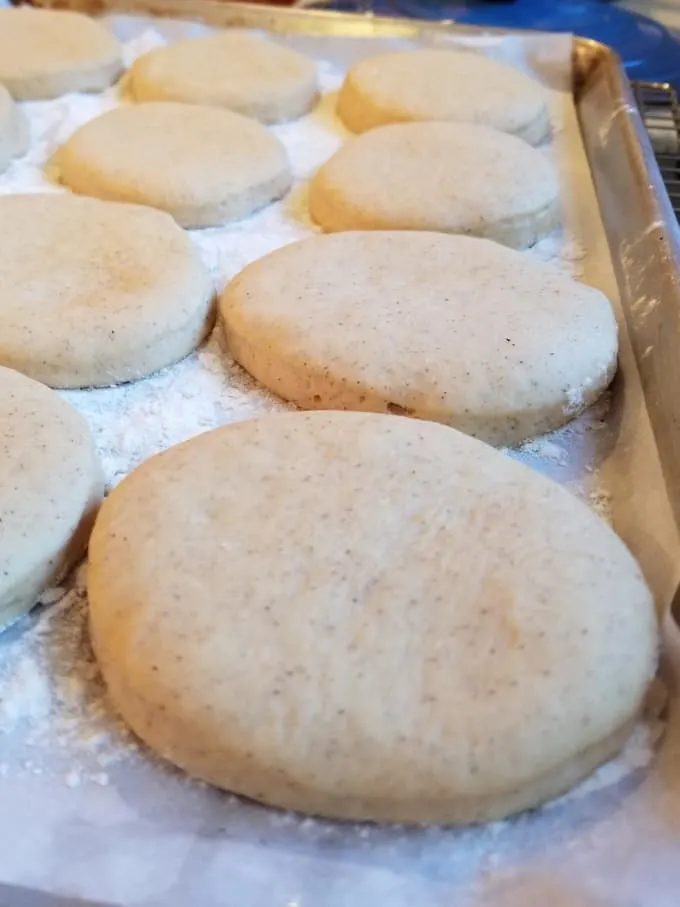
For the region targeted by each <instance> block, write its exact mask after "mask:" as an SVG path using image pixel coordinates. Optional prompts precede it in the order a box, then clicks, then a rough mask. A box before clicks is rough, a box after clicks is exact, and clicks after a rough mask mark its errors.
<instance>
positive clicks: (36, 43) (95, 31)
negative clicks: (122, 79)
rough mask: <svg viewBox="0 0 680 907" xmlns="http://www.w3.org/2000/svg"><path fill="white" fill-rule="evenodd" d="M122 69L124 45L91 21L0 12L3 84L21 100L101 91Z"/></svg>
mask: <svg viewBox="0 0 680 907" xmlns="http://www.w3.org/2000/svg"><path fill="white" fill-rule="evenodd" d="M122 69H123V62H122V56H121V46H120V44H119V43H118V41H117V40H116V38H115V37H114V36H113V35H112V34H111V32H109V31H107V29H105V28H104V27H103V26H101V25H99V23H98V22H95V21H94V19H91V18H90V17H89V16H84V15H82V14H81V13H75V12H71V11H67V10H42V9H41V10H35V9H29V8H27V7H25V6H23V7H20V8H17V9H0V82H3V83H4V84H5V85H6V86H7V88H8V89H9V91H10V93H11V94H12V95H14V97H15V98H17V99H18V100H21V101H30V100H39V99H49V98H56V97H59V96H60V95H63V94H68V93H69V92H71V91H103V90H104V89H105V88H108V87H109V85H112V84H113V83H114V82H115V81H116V79H117V78H118V76H119V75H120V73H121V72H122Z"/></svg>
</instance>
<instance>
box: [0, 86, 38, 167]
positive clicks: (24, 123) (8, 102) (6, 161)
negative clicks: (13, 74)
mask: <svg viewBox="0 0 680 907" xmlns="http://www.w3.org/2000/svg"><path fill="white" fill-rule="evenodd" d="M30 141H31V134H30V130H29V126H28V120H27V119H26V117H25V116H24V112H23V110H22V109H21V108H20V107H19V105H18V104H15V103H14V101H13V99H12V95H11V94H10V93H9V92H8V91H7V89H6V88H5V86H4V85H0V173H4V171H5V170H7V168H8V167H9V165H10V164H11V163H12V161H13V160H14V158H16V157H22V156H23V155H24V154H26V152H27V151H28V148H29V145H30Z"/></svg>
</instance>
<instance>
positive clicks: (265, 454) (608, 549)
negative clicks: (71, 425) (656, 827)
mask: <svg viewBox="0 0 680 907" xmlns="http://www.w3.org/2000/svg"><path fill="white" fill-rule="evenodd" d="M89 550H90V568H89V572H88V592H89V600H90V626H91V630H92V639H93V644H94V648H95V652H96V654H97V656H98V659H99V663H100V666H101V669H102V672H103V675H104V678H105V680H106V682H107V684H108V687H109V691H110V694H111V697H112V700H113V703H114V705H115V706H116V707H117V708H118V710H119V711H120V713H121V714H122V716H123V717H124V718H125V719H126V721H127V722H128V723H129V725H130V726H131V727H132V729H133V730H134V731H135V732H136V733H137V734H138V735H139V736H140V737H141V738H142V739H143V740H145V741H146V742H147V743H148V744H149V745H150V746H151V747H152V748H153V749H155V750H156V751H157V752H158V753H160V754H161V755H162V756H164V757H165V758H167V759H170V760H172V761H173V762H175V763H176V764H177V765H179V766H181V767H183V768H184V769H186V770H187V771H188V772H190V773H191V774H193V775H196V776H198V777H200V778H203V779H205V780H207V781H209V782H211V783H213V784H216V785H218V786H220V787H224V788H226V789H228V790H231V791H234V792H235V793H239V794H243V795H245V796H248V797H251V798H254V799H256V800H261V801H264V802H265V803H269V804H271V805H274V806H280V807H283V808H285V809H294V810H301V811H303V812H309V813H316V814H321V815H327V816H333V817H338V818H346V819H374V820H391V821H398V822H423V821H424V822H446V823H457V822H471V821H481V820H486V819H492V818H497V817H501V816H504V815H506V814H508V813H511V812H514V811H516V810H520V809H524V808H527V807H530V806H534V805H535V804H537V803H539V802H540V801H542V800H545V799H547V798H549V797H552V796H555V795H557V794H559V793H561V792H562V791H564V790H565V789H567V788H568V787H570V786H571V785H573V784H574V783H575V782H576V781H578V780H580V779H581V778H582V777H583V776H584V775H586V774H587V773H588V772H590V771H591V770H592V769H593V768H594V767H595V766H596V765H598V764H599V763H600V762H602V761H603V760H605V759H607V758H608V757H610V756H611V755H613V753H614V752H616V750H617V749H618V748H619V747H620V746H621V744H622V742H623V740H624V738H625V737H626V735H627V734H628V732H629V730H630V726H631V722H632V721H633V720H634V719H635V717H636V715H637V714H638V710H639V707H640V704H641V701H642V698H643V696H644V694H645V691H646V688H647V686H648V683H649V681H650V679H651V677H652V674H653V670H654V664H655V652H656V623H655V615H654V608H653V603H652V600H651V596H650V593H649V591H648V589H647V588H646V586H645V583H644V580H643V579H642V576H641V574H640V571H639V569H638V567H637V564H636V563H635V561H634V559H633V558H632V557H631V555H630V554H629V553H628V551H627V549H626V548H625V547H624V545H623V543H622V542H621V541H620V540H619V538H618V537H617V536H616V535H615V534H614V533H613V532H612V531H611V529H609V527H608V526H607V525H606V524H605V523H604V522H602V521H601V520H600V519H599V518H598V517H597V516H596V515H595V514H594V513H592V512H591V511H590V510H589V509H588V508H587V507H586V506H585V505H584V504H582V503H581V502H580V501H578V500H577V499H576V498H575V497H574V496H573V495H572V494H570V493H569V492H568V491H567V490H565V489H564V488H562V487H561V486H559V485H557V484H554V483H551V482H549V481H548V480H547V479H545V478H543V477H542V476H539V475H538V474H536V473H533V472H532V471H530V470H528V469H527V468H526V467H524V466H522V465H520V464H518V463H516V462H514V461H513V460H511V459H510V458H508V457H506V456H504V455H503V454H501V453H498V452H497V451H495V450H493V448H491V447H487V446H486V445H484V444H482V443H481V442H479V441H475V440H474V439H472V438H468V437H467V436H465V435H463V434H460V433H459V432H456V431H453V430H452V429H449V428H445V427H444V426H441V425H435V424H434V423H426V422H417V421H415V420H413V419H398V418H393V417H388V416H377V415H373V414H364V413H305V414H301V413H285V414H278V415H275V416H270V417H265V418H263V419H258V420H253V421H248V422H242V423H240V424H237V425H234V426H229V427H226V428H222V429H218V430H217V431H213V432H210V433H208V434H204V435H201V436H200V437H198V438H195V439H193V440H191V441H189V442H187V443H185V444H182V445H180V446H178V447H175V448H172V449H171V450H169V451H167V452H165V453H163V454H161V455H159V456H156V457H153V458H152V459H151V460H149V461H147V462H146V463H145V464H144V465H143V466H141V467H140V468H139V469H137V470H136V471H135V472H134V473H133V474H132V476H131V477H129V478H127V479H126V480H124V481H123V483H122V484H121V485H119V486H118V487H117V488H116V489H115V490H114V491H113V493H112V494H111V496H110V497H109V498H108V499H107V501H106V502H105V504H104V506H103V509H102V511H101V515H100V516H99V518H98V519H97V522H96V525H95V529H94V532H93V535H92V540H91V543H90V549H89ZM122 565H124V566H125V569H124V570H122V569H121V566H122Z"/></svg>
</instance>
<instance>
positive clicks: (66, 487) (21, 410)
mask: <svg viewBox="0 0 680 907" xmlns="http://www.w3.org/2000/svg"><path fill="white" fill-rule="evenodd" d="M0 425H1V426H2V433H1V436H0V464H2V465H1V468H0V631H1V630H2V629H4V628H5V627H7V626H8V625H9V624H10V623H12V622H13V621H14V620H16V619H17V618H18V617H20V616H21V615H22V614H24V613H25V612H26V611H28V610H30V609H31V608H32V607H33V605H35V603H36V602H37V600H38V598H39V597H40V595H41V594H42V593H43V592H44V591H45V589H47V588H49V587H50V586H53V585H56V583H57V582H58V581H59V580H60V579H61V577H63V576H64V575H65V574H66V572H67V571H68V570H69V569H70V568H71V567H72V566H73V564H75V562H76V561H77V560H78V559H79V557H80V556H81V554H82V553H83V551H84V550H85V547H86V545H87V540H88V536H89V534H90V529H91V528H92V523H93V522H94V516H95V513H96V511H97V508H98V507H99V504H100V501H101V498H102V494H103V491H104V484H103V480H102V475H101V470H100V466H99V462H98V460H97V456H96V454H95V450H94V444H93V442H92V438H91V436H90V432H89V429H88V427H87V425H86V423H85V420H84V419H83V418H82V416H80V415H79V414H78V413H77V412H76V411H75V410H74V409H71V407H70V406H69V405H68V404H67V403H65V402H64V401H63V400H62V399H61V398H60V397H59V396H58V395H57V394H55V393H54V391H51V390H49V389H48V388H46V387H44V386H43V385H42V384H38V382H37V381H32V380H31V379H30V378H26V377H25V376H24V375H20V374H19V373H18V372H14V371H11V370H10V369H6V368H1V367H0Z"/></svg>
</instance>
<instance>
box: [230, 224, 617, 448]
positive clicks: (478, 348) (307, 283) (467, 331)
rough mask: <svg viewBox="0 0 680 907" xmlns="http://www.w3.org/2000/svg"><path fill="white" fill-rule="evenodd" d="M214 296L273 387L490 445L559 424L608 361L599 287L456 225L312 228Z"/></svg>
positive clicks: (585, 397)
mask: <svg viewBox="0 0 680 907" xmlns="http://www.w3.org/2000/svg"><path fill="white" fill-rule="evenodd" d="M347 275H350V279H349V280H348V279H347ZM220 308H221V314H222V322H223V325H224V329H225V332H226V337H227V342H228V344H229V348H230V350H231V353H232V355H233V356H234V358H235V359H236V361H237V362H239V363H240V364H241V365H242V366H243V367H244V368H246V369H247V370H248V371H249V372H250V373H251V374H252V375H254V376H255V378H257V380H258V381H260V382H261V383H262V384H264V385H265V386H266V387H268V388H269V389H270V390H273V391H274V392H275V393H277V394H279V396H281V397H283V398H284V399H286V400H290V401H292V402H293V403H296V404H297V405H298V406H301V407H303V408H305V409H355V410H372V411H374V412H393V413H402V414H408V415H413V416H417V417H419V418H421V419H432V420H434V421H437V422H444V423H446V424H448V425H452V426H453V427H455V428H458V429H460V430H461V431H464V432H467V433H468V434H471V435H474V436H475V437H477V438H480V439H482V440H484V441H487V442H489V443H491V444H499V445H500V444H516V443H519V442H521V441H524V440H526V439H527V438H529V437H534V436H536V435H538V434H543V433H544V432H547V431H550V430H552V429H554V428H557V427H558V426H560V425H563V424H564V423H565V422H568V421H569V420H570V419H572V418H573V417H574V416H576V415H577V414H578V413H580V412H581V411H582V410H583V409H585V408H586V407H587V406H589V405H590V404H591V403H593V402H594V401H595V400H596V399H597V397H599V395H600V394H601V393H602V391H603V390H604V389H605V388H606V387H607V385H608V384H609V382H610V381H611V379H612V377H613V375H614V372H615V370H616V360H617V352H618V337H617V325H616V318H615V316H614V313H613V311H612V307H611V305H610V303H609V300H608V299H607V298H606V296H604V295H603V294H602V293H600V292H599V291H598V290H595V289H593V288H592V287H588V286H585V285H584V284H580V283H577V282H576V281H575V280H572V279H571V278H570V277H567V276H565V275H564V274H562V273H561V272H559V271H558V270H557V269H556V268H554V267H552V266H550V265H546V264H544V263H542V262H538V261H536V260H534V259H533V258H529V257H527V256H526V254H522V253H520V252H515V251H513V250H512V249H506V248H504V247H503V246H499V245H498V244H497V243H492V242H489V240H485V239H472V238H470V237H467V236H446V235H444V234H441V233H415V234H413V233H398V232H395V233H381V232H375V233H337V234H334V235H330V236H319V237H314V238H313V239H308V240H305V241H303V242H300V243H294V244H293V245H288V246H285V247H284V248H282V249H279V250H278V251H276V252H273V253H271V254H270V255H267V256H265V257H264V258H261V259H259V260H258V261H256V262H254V263H253V264H251V265H249V266H248V267H246V268H245V269H244V270H243V271H242V272H241V273H240V274H239V275H238V276H237V277H236V278H235V279H234V280H233V281H232V282H231V283H230V284H229V285H228V286H227V288H226V290H225V292H224V295H223V297H222V300H221V303H220Z"/></svg>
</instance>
